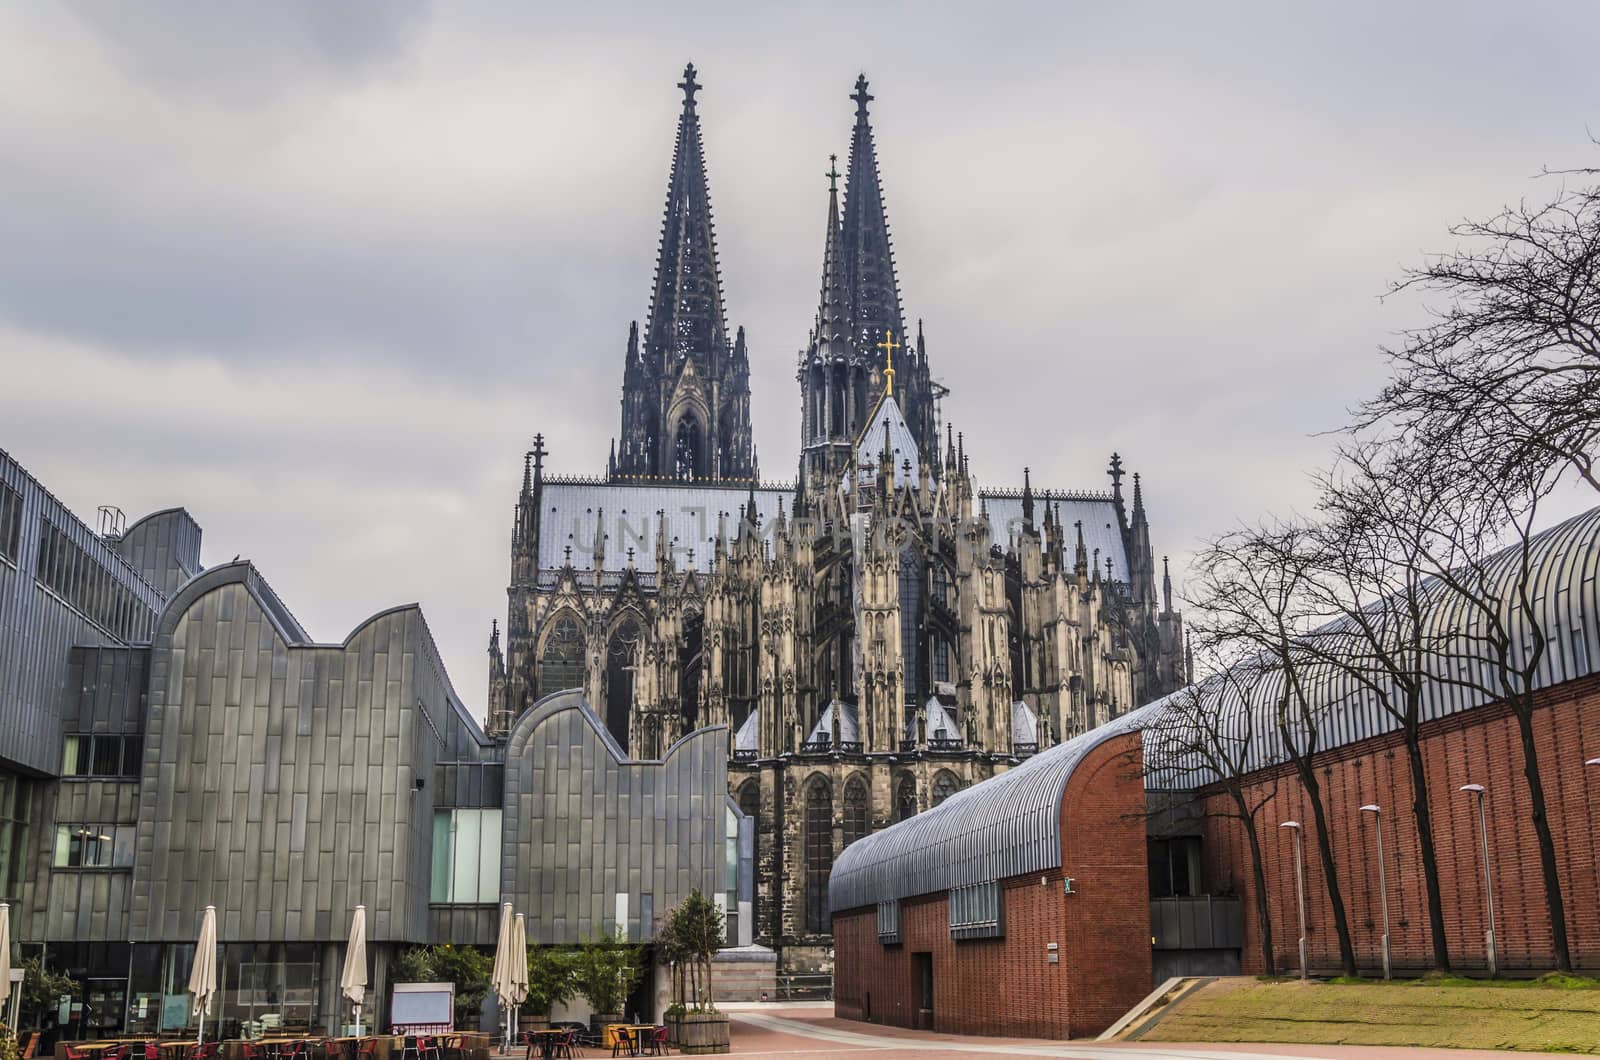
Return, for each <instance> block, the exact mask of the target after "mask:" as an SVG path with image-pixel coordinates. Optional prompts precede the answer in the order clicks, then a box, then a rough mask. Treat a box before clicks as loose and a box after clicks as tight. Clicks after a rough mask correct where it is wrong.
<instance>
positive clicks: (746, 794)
mask: <svg viewBox="0 0 1600 1060" xmlns="http://www.w3.org/2000/svg"><path fill="white" fill-rule="evenodd" d="M739 812H740V813H742V814H744V815H745V816H746V817H748V818H750V819H751V820H752V821H754V820H758V819H759V818H760V817H761V781H759V780H757V779H756V778H755V777H751V778H750V779H749V780H747V781H745V782H744V783H743V784H740V785H739Z"/></svg>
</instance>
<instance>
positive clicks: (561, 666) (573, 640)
mask: <svg viewBox="0 0 1600 1060" xmlns="http://www.w3.org/2000/svg"><path fill="white" fill-rule="evenodd" d="M582 687H583V631H582V630H580V629H579V628H578V622H577V620H576V619H574V618H573V617H572V616H571V615H570V614H566V615H562V616H561V617H560V618H558V619H557V620H556V624H555V628H554V629H552V630H551V631H550V636H549V637H548V638H546V640H545V642H544V652H543V654H541V655H540V657H539V695H540V697H541V698H542V697H544V696H548V695H549V694H550V693H552V692H560V691H561V690H562V689H565V688H582Z"/></svg>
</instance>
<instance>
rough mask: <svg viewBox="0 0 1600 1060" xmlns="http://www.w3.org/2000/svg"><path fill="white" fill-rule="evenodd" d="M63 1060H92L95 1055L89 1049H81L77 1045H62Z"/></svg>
mask: <svg viewBox="0 0 1600 1060" xmlns="http://www.w3.org/2000/svg"><path fill="white" fill-rule="evenodd" d="M61 1056H62V1057H63V1060H92V1057H93V1054H92V1053H90V1052H89V1050H87V1049H79V1048H78V1047H77V1046H76V1045H68V1044H66V1043H65V1042H63V1043H62V1044H61Z"/></svg>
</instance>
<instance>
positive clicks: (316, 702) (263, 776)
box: [131, 563, 453, 942]
mask: <svg viewBox="0 0 1600 1060" xmlns="http://www.w3.org/2000/svg"><path fill="white" fill-rule="evenodd" d="M273 601H275V598H274V597H271V596H270V590H268V589H266V587H265V585H264V583H262V582H261V581H260V579H259V576H258V575H257V574H256V573H255V571H254V569H253V568H251V567H250V566H249V565H248V564H243V563H236V564H229V565H227V566H225V567H219V568H217V569H216V570H213V571H208V572H206V573H205V574H202V575H200V576H198V577H197V578H195V579H193V580H192V581H190V582H189V583H187V584H186V585H185V586H184V588H183V589H182V590H180V592H179V593H178V595H177V597H175V598H174V600H173V601H172V603H171V604H170V605H169V607H168V608H167V610H166V611H165V612H164V614H163V616H162V620H161V623H160V626H159V628H158V630H157V637H156V642H155V644H154V646H153V648H152V665H151V671H152V679H151V686H150V696H149V729H148V732H147V734H146V767H145V776H144V783H143V785H142V789H141V814H142V818H143V819H147V820H150V821H151V822H152V827H151V829H150V833H149V839H148V844H147V846H148V848H147V849H146V841H145V840H144V839H143V838H142V839H141V850H140V852H139V856H138V858H137V863H136V869H135V880H134V885H135V899H134V909H133V914H134V915H133V924H132V930H131V937H132V938H134V939H135V940H139V941H147V940H148V941H158V940H164V939H165V940H178V939H183V938H187V936H188V935H189V934H191V933H192V930H193V924H194V918H195V917H196V916H198V913H199V910H200V909H201V908H203V906H205V905H206V904H216V905H217V906H218V911H219V912H220V913H222V914H223V921H224V924H225V925H227V927H226V929H225V934H227V933H231V937H232V938H233V939H234V940H237V941H243V940H247V939H250V938H265V937H271V938H274V939H276V938H283V937H287V938H290V939H291V940H303V941H322V942H337V941H339V940H340V939H342V938H343V933H344V932H345V931H346V930H347V929H348V925H349V917H350V912H351V910H352V909H353V907H354V906H355V905H356V904H358V903H361V904H366V905H367V906H368V910H369V913H370V915H371V919H370V929H371V932H372V937H373V938H374V940H375V941H386V940H395V941H425V940H426V939H427V938H428V937H429V932H430V924H429V917H428V906H427V898H428V882H429V872H428V865H429V845H430V841H431V829H432V804H431V802H430V801H429V796H428V794H427V793H426V792H416V791H415V790H414V788H413V787H412V785H411V778H412V777H414V776H428V775H431V772H432V769H433V765H434V762H435V761H436V759H437V756H438V751H439V749H440V747H441V746H442V740H441V739H439V738H438V737H437V736H436V735H435V732H436V730H435V729H434V728H433V727H432V726H430V725H427V724H417V723H415V721H414V720H408V716H409V715H413V714H416V713H417V712H418V711H420V710H422V709H423V701H430V702H432V703H433V709H434V710H435V712H436V713H437V714H438V715H439V716H440V717H444V716H446V711H445V710H444V703H445V701H446V700H447V699H448V698H449V697H451V696H453V692H451V691H450V690H449V688H448V685H447V684H446V683H445V682H444V679H443V676H442V668H436V667H433V666H432V665H431V660H432V659H434V658H436V655H435V654H433V652H432V646H431V642H430V641H429V639H428V637H427V631H426V626H425V625H424V624H423V623H422V622H421V618H420V614H419V613H418V612H417V611H416V609H415V608H396V609H392V610H390V611H386V612H383V613H381V614H379V615H376V616H374V617H373V618H371V619H369V620H368V621H367V622H365V623H363V624H362V625H361V626H359V627H357V629H356V630H355V631H354V632H353V633H352V634H351V635H350V636H349V637H348V638H347V639H346V640H345V641H344V642H343V643H341V644H336V645H317V644H312V643H310V642H309V641H308V640H307V639H306V638H305V637H304V634H303V631H302V630H300V629H299V627H298V626H296V625H293V624H292V622H291V621H288V620H286V619H285V618H284V616H285V615H286V614H287V612H286V610H285V609H283V608H282V605H281V603H276V604H274V606H271V607H269V606H266V605H267V604H268V603H272V602H273ZM184 645H188V646H190V647H188V648H183V647H180V646H184ZM262 645H266V646H267V656H266V657H265V658H263V657H262V648H261V646H262ZM290 656H294V657H297V658H296V660H295V661H294V663H293V664H292V665H291V662H290V658H289V657H290ZM418 660H424V661H430V666H429V667H428V673H426V674H423V675H419V676H418V677H417V678H416V680H415V683H414V685H413V686H412V688H413V690H414V692H415V694H416V696H417V699H416V700H410V701H404V700H397V699H395V698H392V697H390V696H389V695H387V694H384V695H378V696H375V697H372V698H370V699H366V700H363V699H362V698H361V689H360V687H359V682H358V681H356V680H354V679H353V678H354V675H355V674H356V673H357V672H359V671H360V670H362V669H364V670H365V672H366V673H367V674H369V675H370V674H371V673H373V672H374V671H377V672H379V673H382V674H385V675H387V679H386V680H385V681H384V685H385V686H387V685H390V684H402V683H403V682H399V681H397V680H396V677H397V675H400V674H402V673H404V671H405V670H406V669H407V668H409V667H413V666H415V665H416V664H417V662H418ZM357 664H359V665H357ZM291 673H299V674H300V675H302V679H303V678H304V676H305V675H310V676H311V682H310V685H309V686H305V685H302V687H301V688H300V690H299V692H298V696H299V699H300V703H301V705H300V707H299V710H300V711H302V712H308V713H311V714H315V715H317V716H318V724H316V725H314V726H312V727H311V731H312V732H313V733H314V734H315V735H301V732H302V729H301V727H300V726H299V725H297V724H296V725H291V724H288V723H287V721H286V719H285V718H284V717H283V716H282V708H281V707H280V706H279V704H278V701H276V700H275V697H274V696H273V695H270V694H267V690H266V687H265V686H266V685H267V684H268V683H269V682H274V681H287V680H288V679H289V675H290V674H291ZM346 678H351V679H349V680H346ZM368 683H369V685H370V679H369V681H368ZM202 697H204V699H205V702H204V703H202V702H201V700H202ZM374 715H376V716H375V717H374ZM274 774H275V775H274ZM402 783H403V785H404V788H403V790H402ZM330 836H331V837H332V839H331V841H330ZM291 906H294V907H295V908H294V910H293V911H294V912H295V914H296V915H295V916H293V917H291V916H290V915H289V914H290V912H291V908H290V907H291Z"/></svg>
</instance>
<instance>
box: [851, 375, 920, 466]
mask: <svg viewBox="0 0 1600 1060" xmlns="http://www.w3.org/2000/svg"><path fill="white" fill-rule="evenodd" d="M885 436H887V437H888V439H889V446H890V448H891V449H892V450H893V452H894V484H895V485H896V486H904V485H906V484H907V483H914V482H916V481H917V476H918V475H920V474H921V473H922V460H921V458H920V456H919V455H918V452H917V436H916V435H914V434H912V433H911V428H910V427H909V426H908V425H907V424H906V417H905V414H904V413H903V412H901V411H900V403H899V402H898V401H896V400H895V398H894V395H893V394H889V393H885V394H884V395H883V400H881V401H879V402H878V407H877V408H875V409H873V410H872V418H871V419H870V420H868V421H867V425H866V428H865V429H864V430H862V432H861V437H860V438H858V439H857V440H856V467H857V469H858V470H859V473H860V475H861V477H862V479H863V480H868V479H870V480H874V481H875V480H876V478H877V473H876V472H873V473H872V474H871V475H868V473H867V471H866V468H867V467H868V466H871V467H873V468H876V467H877V466H878V461H880V460H882V459H883V449H884V445H883V440H884V437H885ZM908 461H909V462H910V467H909V469H908V468H907V466H906V465H907V462H908Z"/></svg>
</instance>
